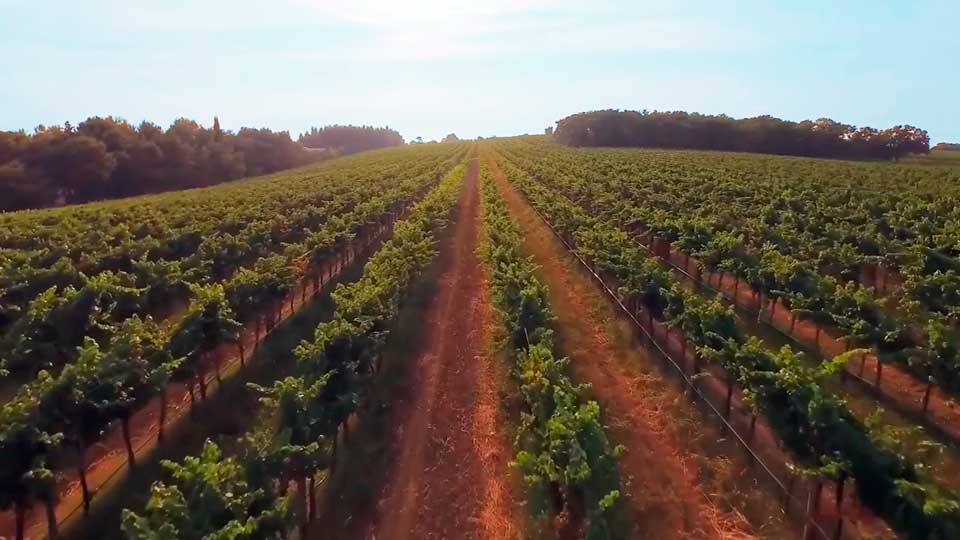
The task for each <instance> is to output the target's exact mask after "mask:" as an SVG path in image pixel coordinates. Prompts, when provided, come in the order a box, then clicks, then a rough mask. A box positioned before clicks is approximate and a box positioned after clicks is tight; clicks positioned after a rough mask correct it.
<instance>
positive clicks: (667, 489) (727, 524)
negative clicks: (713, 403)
mask: <svg viewBox="0 0 960 540" xmlns="http://www.w3.org/2000/svg"><path fill="white" fill-rule="evenodd" d="M490 167H491V170H492V171H493V172H494V175H495V177H496V178H497V181H498V184H499V185H500V187H501V190H502V192H503V194H504V196H505V198H506V200H507V203H508V205H509V207H510V208H511V210H512V212H513V214H514V216H515V217H516V218H517V219H518V221H519V222H520V224H521V226H522V228H523V230H524V232H525V234H526V242H525V247H526V250H527V252H528V253H530V254H531V255H532V256H533V257H534V259H535V260H536V262H537V264H539V265H540V266H541V274H542V278H543V279H544V281H545V283H546V284H547V286H548V287H549V289H550V302H551V306H552V308H553V312H554V314H555V315H556V316H557V319H558V320H557V327H558V332H559V334H560V335H559V337H560V342H561V347H562V349H563V351H564V353H565V354H566V355H568V356H569V357H570V358H571V360H572V361H571V367H572V370H573V375H574V377H575V379H576V380H577V381H578V382H586V383H590V385H591V391H592V393H593V394H594V395H595V397H596V398H597V399H598V401H599V402H600V404H601V406H602V408H603V411H604V416H605V419H606V422H607V424H608V429H609V432H610V434H611V437H612V439H613V440H614V441H615V442H616V443H620V444H623V445H624V446H626V448H627V452H626V454H625V455H624V456H623V457H622V458H621V459H620V470H621V476H622V478H623V488H624V491H625V495H626V499H627V504H628V506H629V509H630V513H631V518H632V520H633V522H634V527H633V530H632V531H631V532H630V535H629V536H630V537H631V538H657V539H675V538H676V539H688V538H696V539H733V538H755V537H756V533H755V532H754V531H753V530H752V527H751V526H750V524H749V523H748V522H747V521H746V519H745V518H744V517H743V516H742V515H740V514H739V513H737V512H736V511H733V510H729V509H726V508H721V507H719V506H718V505H716V504H715V503H713V502H712V501H711V499H710V496H709V494H707V493H706V492H705V491H704V489H703V486H702V485H701V481H700V479H699V478H698V476H697V472H696V471H697V465H696V464H695V463H694V460H693V459H692V456H690V455H689V454H688V453H687V452H686V451H685V450H684V448H683V445H682V443H681V442H680V441H679V440H678V438H677V433H676V432H675V430H674V429H673V427H672V423H673V418H672V417H671V416H670V415H669V413H668V412H667V411H666V410H664V409H663V408H662V407H661V404H659V403H657V402H655V401H651V400H649V399H648V396H649V395H650V394H651V393H655V392H656V391H657V390H656V388H651V387H656V386H662V381H659V380H655V379H649V378H644V377H640V376H638V375H637V373H636V372H635V371H634V370H632V369H630V368H629V367H628V366H627V365H626V364H627V362H626V360H625V359H624V357H623V354H622V353H621V351H618V350H617V349H616V347H614V345H613V344H612V343H611V339H610V336H609V334H608V333H607V331H606V329H605V327H604V322H603V321H602V316H601V315H600V314H598V313H596V312H595V310H593V309H591V306H593V305H596V304H597V302H596V300H597V298H596V297H597V296H598V295H599V294H600V293H599V291H598V290H597V287H596V285H595V284H594V283H592V282H591V281H589V279H587V278H586V277H585V276H584V275H583V274H582V273H579V272H576V271H575V266H574V265H573V264H572V263H571V261H570V257H569V255H568V254H567V252H566V250H565V248H564V247H563V245H562V244H561V243H560V242H559V241H558V240H557V239H556V238H555V237H554V236H553V235H552V233H551V232H550V230H549V229H548V228H547V227H546V226H545V225H544V224H543V222H542V221H541V220H540V219H539V217H538V216H537V214H536V213H535V212H534V211H533V210H532V209H531V208H530V207H529V206H528V205H527V203H526V202H525V201H524V200H523V198H522V197H521V196H520V195H519V194H518V193H517V192H516V191H515V190H514V189H513V188H512V186H510V184H509V183H508V182H507V181H506V179H505V178H504V177H503V175H502V174H501V173H500V171H499V169H498V167H497V165H496V163H495V162H493V161H490ZM649 361H650V362H652V359H649Z"/></svg>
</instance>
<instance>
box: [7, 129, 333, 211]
mask: <svg viewBox="0 0 960 540" xmlns="http://www.w3.org/2000/svg"><path fill="white" fill-rule="evenodd" d="M319 157H320V156H319V155H318V154H315V153H312V152H309V151H308V150H306V149H304V148H303V147H302V146H301V145H299V144H297V143H296V142H294V141H293V140H292V139H291V138H290V135H289V134H288V133H286V132H273V131H270V130H268V129H251V128H242V129H241V130H240V131H239V132H238V133H232V132H229V131H223V130H221V129H220V122H219V120H218V119H214V124H213V127H212V128H210V129H208V128H205V127H203V126H201V125H200V124H198V123H197V122H194V121H193V120H188V119H186V118H181V119H178V120H177V121H175V122H174V123H173V125H171V126H170V127H169V128H168V129H167V130H166V131H164V130H162V129H161V128H160V127H159V126H157V125H155V124H151V123H149V122H143V123H141V124H140V125H139V126H133V125H131V124H129V123H128V122H126V121H124V120H121V119H115V118H111V117H107V118H99V117H93V118H90V119H88V120H86V121H85V122H82V123H81V124H80V125H78V126H76V127H74V126H72V125H70V123H69V122H67V123H65V124H64V125H63V126H53V127H46V126H39V127H37V128H36V130H35V131H34V133H33V134H29V135H28V134H26V133H24V132H22V131H19V132H0V194H2V197H0V210H18V209H22V208H36V207H42V206H51V205H55V204H62V203H77V202H85V201H91V200H97V199H111V198H117V197H126V196H131V195H140V194H144V193H157V192H161V191H168V190H172V189H186V188H192V187H201V186H208V185H211V184H217V183H220V182H223V181H225V180H233V179H236V178H242V177H244V176H255V175H260V174H266V173H270V172H274V171H278V170H282V169H288V168H291V167H296V166H299V165H304V164H306V163H308V162H310V161H314V160H316V159H319Z"/></svg>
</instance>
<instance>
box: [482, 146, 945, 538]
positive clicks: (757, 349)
mask: <svg viewBox="0 0 960 540" xmlns="http://www.w3.org/2000/svg"><path fill="white" fill-rule="evenodd" d="M501 163H502V167H503V169H504V170H505V171H506V173H507V175H508V177H509V179H510V180H511V182H513V183H514V184H516V185H517V186H518V187H519V188H520V190H521V191H522V192H523V193H524V194H525V195H526V196H527V198H528V199H529V200H530V201H531V203H532V204H533V205H534V207H536V208H537V209H538V211H540V212H541V213H542V214H543V215H544V216H546V218H547V219H548V220H549V221H550V222H551V224H552V225H553V227H554V228H555V229H556V230H558V231H559V232H560V233H561V234H563V235H564V236H565V239H566V240H567V241H568V242H569V244H570V245H572V246H574V248H575V250H576V252H577V253H578V254H579V255H580V256H582V257H583V258H584V259H585V260H587V261H589V262H590V263H591V264H592V265H594V267H595V268H596V271H597V272H598V273H599V274H600V275H601V276H604V277H606V278H608V279H610V280H611V281H613V282H615V283H617V284H618V286H619V288H618V293H619V294H620V295H621V297H622V299H623V302H624V304H626V305H627V306H630V307H631V309H633V310H635V311H637V312H638V313H639V312H643V313H644V314H645V317H646V318H649V320H650V321H652V320H654V319H657V320H660V321H666V322H669V324H670V325H671V326H672V327H673V328H675V329H677V330H680V331H682V332H683V334H684V335H685V336H686V338H687V339H688V340H689V341H690V342H691V343H692V344H693V345H694V346H695V347H696V350H697V353H698V354H697V356H698V357H701V356H702V357H703V358H704V359H707V360H708V361H711V362H713V363H715V364H716V365H718V366H719V367H720V368H722V370H723V372H724V373H726V375H727V377H729V378H730V380H731V382H735V383H736V384H737V385H739V386H740V388H742V389H743V393H744V394H745V396H747V397H748V403H749V404H750V405H751V406H752V407H753V409H754V412H755V413H757V414H762V415H764V416H765V417H766V418H767V420H768V421H769V423H770V424H771V426H772V427H773V428H774V429H775V431H776V432H777V433H778V435H779V436H780V437H781V439H782V440H783V441H784V442H785V443H787V445H788V446H789V447H790V448H791V449H792V450H793V451H794V452H795V453H796V454H797V455H798V456H800V457H801V458H803V459H805V460H806V461H807V462H808V463H809V464H810V467H811V469H812V471H813V472H814V473H816V474H819V475H822V476H826V477H832V478H836V479H837V480H838V483H842V480H843V478H844V477H845V476H847V475H849V476H851V477H852V478H853V479H854V480H855V481H856V486H857V489H858V491H859V495H860V498H861V499H862V500H863V501H865V502H866V503H867V504H868V505H869V506H870V507H871V508H873V509H874V510H875V511H876V512H877V513H879V514H880V515H882V516H883V517H884V518H885V519H886V520H887V521H888V523H890V524H891V525H892V526H893V527H894V528H896V529H897V530H900V531H902V532H904V533H906V534H908V535H909V537H910V538H916V539H934V538H950V537H952V536H954V535H956V534H958V533H960V496H958V494H957V493H953V492H952V491H950V490H948V489H946V488H943V487H941V486H939V485H937V484H936V483H935V482H934V480H933V478H932V476H931V471H929V470H926V469H925V468H924V467H923V465H922V464H919V463H914V462H911V461H909V460H908V459H906V458H905V457H904V456H902V455H899V454H898V453H897V452H896V450H895V448H890V447H886V446H885V445H884V444H883V443H884V441H883V440H882V439H883V438H882V437H878V436H876V434H875V433H873V432H872V431H871V428H870V427H869V426H867V425H865V424H863V423H861V422H860V421H858V420H857V419H856V418H855V417H854V416H853V415H852V414H851V413H850V411H849V410H848V409H847V408H846V405H845V404H844V403H843V401H842V400H840V399H838V398H836V397H834V396H832V395H830V394H829V393H828V392H825V391H824V390H823V388H822V384H821V382H822V380H823V379H824V378H825V377H827V376H829V375H830V374H831V373H833V372H834V371H836V370H837V369H839V368H840V366H841V365H842V363H843V362H845V361H846V358H845V357H839V358H838V359H835V360H834V361H832V362H828V363H825V364H824V365H822V366H820V367H818V368H817V369H809V368H805V367H803V365H802V363H801V362H800V361H799V358H798V355H797V354H795V353H794V352H793V351H791V350H790V349H789V348H784V349H782V350H780V351H777V352H774V353H771V352H769V351H767V350H766V349H765V348H764V347H763V346H762V345H761V344H760V343H759V342H758V341H757V340H756V339H755V338H750V339H747V338H745V337H744V336H742V335H741V334H740V332H739V330H738V329H737V327H736V324H735V322H734V318H733V312H732V309H731V308H730V307H728V306H725V305H723V303H722V302H721V301H720V300H719V299H714V300H704V299H703V298H701V297H700V296H699V295H697V294H696V293H693V292H690V291H687V290H686V289H685V288H684V287H682V286H681V285H680V284H679V283H678V282H677V281H676V280H675V279H674V278H673V277H672V276H671V275H670V274H669V273H668V272H666V271H665V270H663V269H662V268H661V267H660V265H659V264H658V263H657V262H656V261H655V260H653V259H652V258H649V257H647V256H646V254H645V253H643V252H642V250H641V249H640V248H639V247H637V246H636V244H634V243H633V241H632V240H631V239H630V238H629V236H628V234H627V233H625V232H623V231H620V230H619V229H617V228H615V227H612V226H610V225H608V224H606V222H604V221H601V220H599V219H597V218H595V217H592V216H590V215H588V214H587V213H586V212H584V210H583V209H581V208H580V207H578V206H576V205H574V204H572V203H570V202H569V201H567V200H566V199H564V198H562V197H559V196H557V195H556V194H554V193H553V192H552V191H551V190H550V189H548V188H546V187H544V186H543V185H541V184H539V183H538V182H535V181H533V180H532V179H530V178H529V177H528V176H527V175H526V174H524V173H523V172H522V171H520V170H519V169H517V168H515V167H513V166H512V165H510V164H509V163H506V162H501ZM702 367H703V366H701V365H698V366H695V367H694V370H695V372H699V371H700V370H701V368H702ZM730 388H731V390H732V385H731V386H730ZM727 403H728V404H729V394H728V401H727ZM728 406H729V405H728Z"/></svg>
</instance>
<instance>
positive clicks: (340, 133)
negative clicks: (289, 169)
mask: <svg viewBox="0 0 960 540" xmlns="http://www.w3.org/2000/svg"><path fill="white" fill-rule="evenodd" d="M299 141H300V144H302V145H304V146H306V147H307V148H325V149H328V150H332V151H335V152H337V153H340V154H353V153H356V152H362V151H364V150H373V149H375V148H386V147H388V146H401V145H402V144H403V137H401V136H400V134H399V133H397V132H396V131H395V130H392V129H390V128H389V127H382V128H378V127H373V126H325V127H323V128H320V129H317V128H315V127H313V128H310V131H308V132H306V133H304V134H302V135H300V139H299ZM0 148H2V147H0ZM0 152H2V150H0Z"/></svg>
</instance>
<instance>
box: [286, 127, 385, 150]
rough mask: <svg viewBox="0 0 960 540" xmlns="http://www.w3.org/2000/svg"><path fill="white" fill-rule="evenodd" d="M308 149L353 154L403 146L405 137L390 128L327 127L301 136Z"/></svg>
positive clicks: (301, 141)
mask: <svg viewBox="0 0 960 540" xmlns="http://www.w3.org/2000/svg"><path fill="white" fill-rule="evenodd" d="M299 141H300V144H302V145H304V146H306V147H307V148H324V149H327V150H330V151H332V152H335V153H338V154H353V153H355V152H362V151H364V150H373V149H375V148H386V147H388V146H401V145H403V137H401V136H400V134H399V133H397V132H396V131H394V130H392V129H390V128H389V127H382V128H378V127H373V126H359V127H358V126H326V127H323V128H320V129H317V128H315V127H314V128H310V131H308V132H306V133H304V134H302V135H300V139H299Z"/></svg>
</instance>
